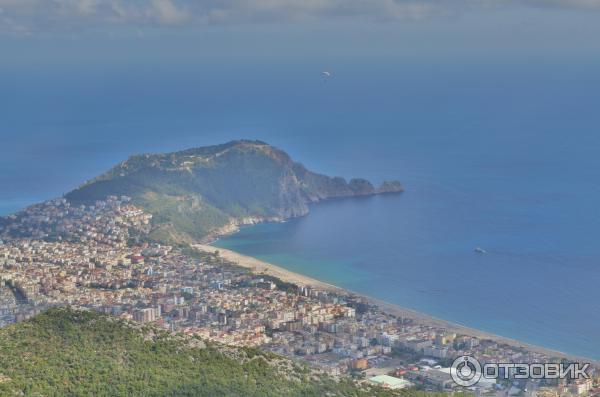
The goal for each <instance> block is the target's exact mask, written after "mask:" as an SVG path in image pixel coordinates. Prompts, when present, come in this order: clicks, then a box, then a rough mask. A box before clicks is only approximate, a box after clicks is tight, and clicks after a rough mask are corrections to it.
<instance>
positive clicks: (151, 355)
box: [0, 309, 425, 397]
mask: <svg viewBox="0 0 600 397" xmlns="http://www.w3.org/2000/svg"><path fill="white" fill-rule="evenodd" d="M23 395H24V396H92V395H93V396H161V397H162V396H212V397H214V396H247V397H251V396H390V395H398V394H393V393H392V392H390V391H385V390H382V389H374V388H371V387H369V386H366V385H358V384H356V383H354V382H353V381H351V380H348V379H346V380H343V381H340V382H338V381H336V380H334V379H332V378H330V377H327V376H324V375H320V374H317V373H316V372H314V371H312V370H309V369H308V368H307V367H305V366H303V365H300V364H296V363H294V362H292V361H290V360H289V359H286V358H283V357H280V356H277V355H274V354H270V353H263V352H260V351H258V350H256V349H249V348H232V347H225V346H220V345H206V344H205V342H203V341H201V340H199V339H197V338H192V337H187V336H182V335H174V334H171V333H167V332H165V331H161V330H158V329H156V328H153V327H150V326H142V325H139V324H134V323H131V322H127V321H124V320H120V319H116V318H112V317H108V316H106V315H102V314H99V313H96V312H85V311H76V310H71V309H51V310H49V311H48V312H46V313H44V314H41V315H38V316H36V317H34V318H33V319H31V320H28V321H24V322H21V323H17V324H14V325H11V326H9V327H6V328H2V329H0V396H23ZM403 395H417V396H425V394H424V393H420V392H406V394H403Z"/></svg>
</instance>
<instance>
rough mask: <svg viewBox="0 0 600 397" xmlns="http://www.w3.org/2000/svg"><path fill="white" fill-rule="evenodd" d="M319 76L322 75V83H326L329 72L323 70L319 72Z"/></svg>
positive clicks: (329, 75)
mask: <svg viewBox="0 0 600 397" xmlns="http://www.w3.org/2000/svg"><path fill="white" fill-rule="evenodd" d="M321 76H323V83H327V80H329V79H330V78H331V72H328V71H324V72H321Z"/></svg>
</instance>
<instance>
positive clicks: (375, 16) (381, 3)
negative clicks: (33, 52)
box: [0, 0, 600, 32]
mask: <svg viewBox="0 0 600 397" xmlns="http://www.w3.org/2000/svg"><path fill="white" fill-rule="evenodd" d="M507 4H510V5H512V6H515V5H517V6H533V7H564V8H574V9H582V10H600V0H0V9H1V10H2V13H1V14H0V16H2V18H0V32H1V31H15V30H19V31H23V30H26V31H34V32H52V31H60V30H69V31H73V30H85V29H88V28H90V27H98V26H100V27H108V28H110V26H111V25H127V26H129V25H131V27H132V28H134V29H135V28H140V27H145V26H152V25H157V26H161V25H169V26H177V25H198V24H222V23H272V22H301V21H306V20H315V19H328V20H333V19H350V18H352V19H362V20H370V21H403V20H414V19H421V18H426V17H429V16H432V15H438V14H442V15H444V14H453V13H459V12H463V11H464V10H465V9H467V8H473V7H490V6H492V7H494V6H506V5H507ZM16 27H18V29H17V28H16Z"/></svg>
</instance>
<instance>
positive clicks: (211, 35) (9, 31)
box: [0, 0, 600, 68]
mask: <svg viewBox="0 0 600 397" xmlns="http://www.w3.org/2000/svg"><path fill="white" fill-rule="evenodd" d="M598 37H600V0H521V1H518V0H221V1H218V0H146V1H142V0H0V50H1V53H0V57H1V58H0V59H1V60H2V65H0V68H1V67H2V66H11V65H15V66H17V67H21V66H24V65H26V66H30V67H31V66H32V65H47V66H52V65H61V64H65V63H70V64H72V63H74V62H75V63H86V62H87V63H92V64H96V65H98V64H100V65H102V64H112V65H114V64H119V63H121V62H124V63H132V62H134V63H144V62H165V63H168V62H186V61H191V60H196V61H197V60H203V61H208V62H210V61H211V60H213V61H215V60H217V61H228V60H230V61H234V60H235V61H236V62H239V61H242V62H248V63H253V62H254V63H257V62H258V63H260V62H263V61H264V62H273V61H275V62H279V61H280V62H284V63H285V62H294V61H296V60H306V59H310V58H313V57H314V58H317V57H321V58H322V59H323V62H324V63H325V62H329V61H335V60H336V58H340V59H347V58H368V57H376V58H379V59H385V58H396V59H398V58H399V59H402V58H403V57H405V58H407V59H408V58H411V57H412V58H415V57H416V58H422V57H445V58H446V59H452V58H458V59H460V58H461V57H487V56H491V55H492V54H493V55H495V56H497V57H499V58H501V57H504V56H511V57H518V56H525V57H527V56H532V54H533V55H539V56H547V57H555V58H556V57H567V58H568V57H572V56H578V57H596V56H597V54H598V52H599V50H600V40H598Z"/></svg>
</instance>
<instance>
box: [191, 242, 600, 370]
mask: <svg viewBox="0 0 600 397" xmlns="http://www.w3.org/2000/svg"><path fill="white" fill-rule="evenodd" d="M193 247H194V248H197V249H199V250H201V251H205V252H215V251H219V254H220V256H221V257H222V258H224V259H226V260H228V261H229V262H233V263H235V264H237V265H238V266H241V267H244V268H247V269H250V270H251V271H252V272H254V273H256V274H265V275H269V276H274V277H277V278H279V279H281V280H282V281H285V282H290V283H293V284H296V285H304V286H311V287H314V288H317V289H321V290H324V291H329V292H334V293H337V294H344V295H354V296H358V297H361V298H363V299H364V300H365V301H367V302H368V303H370V304H373V305H375V306H377V307H379V308H380V309H381V310H382V311H384V312H387V313H390V314H393V315H396V316H401V317H406V318H411V319H413V320H414V321H415V322H417V323H419V324H423V325H427V326H432V327H439V328H444V329H446V330H447V331H451V332H455V333H457V334H462V335H467V336H472V337H476V338H479V339H482V340H483V339H487V340H492V341H494V342H497V343H501V344H507V345H510V346H514V347H519V348H524V349H527V350H529V351H532V352H536V353H541V354H544V355H546V356H548V357H549V358H551V357H558V358H566V359H569V360H573V361H578V362H589V363H592V364H593V365H596V366H597V365H600V361H599V360H594V359H591V358H588V357H581V356H577V355H574V354H569V353H565V352H561V351H558V350H553V349H550V348H546V347H542V346H537V345H533V344H530V343H526V342H522V341H519V340H516V339H512V338H508V337H504V336H500V335H496V334H493V333H491V332H486V331H482V330H479V329H476V328H471V327H468V326H464V325H461V324H458V323H454V322H452V321H448V320H443V319H441V318H437V317H434V316H431V315H429V314H426V313H422V312H419V311H416V310H413V309H408V308H405V307H402V306H400V305H397V304H394V303H390V302H386V301H383V300H381V299H377V298H373V297H371V296H367V295H364V294H361V293H357V292H354V291H351V290H348V289H345V288H341V287H338V286H336V285H333V284H330V283H326V282H324V281H321V280H317V279H315V278H312V277H309V276H305V275H302V274H299V273H296V272H293V271H291V270H288V269H285V268H284V267H281V266H278V265H275V264H272V263H269V262H265V261H263V260H260V259H257V258H254V257H251V256H248V255H244V254H240V253H239V252H236V251H232V250H229V249H226V248H220V247H215V246H212V245H210V244H194V245H193Z"/></svg>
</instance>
